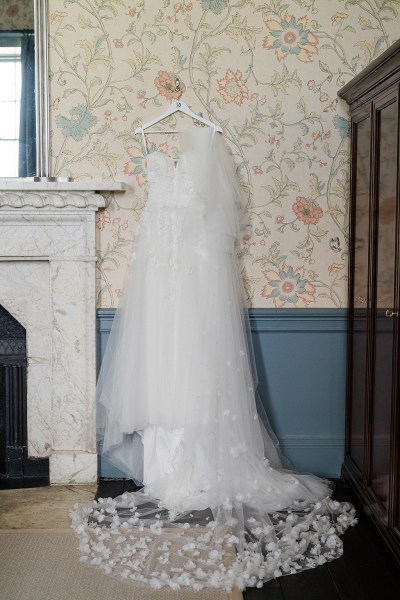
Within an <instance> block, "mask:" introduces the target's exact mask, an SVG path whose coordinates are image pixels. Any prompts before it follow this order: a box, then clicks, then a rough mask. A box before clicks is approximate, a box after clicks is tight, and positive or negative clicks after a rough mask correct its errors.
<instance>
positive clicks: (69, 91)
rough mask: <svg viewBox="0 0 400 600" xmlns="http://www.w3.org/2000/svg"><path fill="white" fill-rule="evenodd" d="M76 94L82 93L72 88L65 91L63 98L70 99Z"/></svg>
mask: <svg viewBox="0 0 400 600" xmlns="http://www.w3.org/2000/svg"><path fill="white" fill-rule="evenodd" d="M76 92H80V90H78V89H77V88H70V89H68V90H64V93H63V98H68V97H69V96H71V95H72V94H75V93H76Z"/></svg>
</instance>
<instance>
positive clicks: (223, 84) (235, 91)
mask: <svg viewBox="0 0 400 600" xmlns="http://www.w3.org/2000/svg"><path fill="white" fill-rule="evenodd" d="M242 77H243V74H242V72H241V71H239V69H237V71H236V73H234V72H233V71H232V69H228V70H227V72H226V74H225V77H223V78H222V79H218V91H219V93H220V94H221V96H222V98H223V99H224V101H225V102H226V103H229V102H234V103H235V104H237V105H238V106H241V105H242V104H243V100H244V99H245V98H248V97H249V90H248V89H247V86H246V85H245V84H244V83H243V82H242Z"/></svg>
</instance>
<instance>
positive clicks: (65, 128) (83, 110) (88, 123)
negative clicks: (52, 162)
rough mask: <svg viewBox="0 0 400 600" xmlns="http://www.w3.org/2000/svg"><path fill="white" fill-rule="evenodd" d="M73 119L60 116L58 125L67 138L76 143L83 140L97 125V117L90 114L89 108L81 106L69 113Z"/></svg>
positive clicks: (57, 119) (75, 107)
mask: <svg viewBox="0 0 400 600" xmlns="http://www.w3.org/2000/svg"><path fill="white" fill-rule="evenodd" d="M69 114H70V115H71V117H72V118H71V119H68V118H67V117H63V116H62V115H58V116H57V117H56V123H57V125H58V126H59V127H61V129H62V132H63V134H64V136H65V137H71V138H72V139H74V140H75V141H76V142H80V141H81V140H83V138H84V137H85V135H86V134H87V133H88V131H89V129H90V128H91V127H93V125H95V124H96V123H97V117H95V116H94V115H92V114H91V113H90V110H89V109H88V107H87V106H84V105H83V104H79V105H78V106H74V107H73V108H71V110H70V111H69Z"/></svg>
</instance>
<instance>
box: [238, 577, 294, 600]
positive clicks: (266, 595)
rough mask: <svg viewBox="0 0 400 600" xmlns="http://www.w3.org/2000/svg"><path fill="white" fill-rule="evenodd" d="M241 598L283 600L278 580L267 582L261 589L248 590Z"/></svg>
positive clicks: (247, 599)
mask: <svg viewBox="0 0 400 600" xmlns="http://www.w3.org/2000/svg"><path fill="white" fill-rule="evenodd" d="M243 596H244V600H285V597H284V595H283V592H282V588H281V584H280V580H279V579H273V580H272V581H268V582H267V583H266V584H265V585H264V586H263V587H262V588H249V589H247V590H245V591H244V592H243Z"/></svg>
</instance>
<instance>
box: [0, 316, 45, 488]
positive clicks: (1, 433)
mask: <svg viewBox="0 0 400 600" xmlns="http://www.w3.org/2000/svg"><path fill="white" fill-rule="evenodd" d="M26 369H27V357H26V331H25V328H24V327H23V326H22V325H21V324H20V323H19V322H18V321H17V320H16V319H15V318H14V317H13V316H12V315H11V314H10V313H9V312H8V311H7V310H6V309H5V308H4V307H2V306H1V305H0V489H6V488H20V487H35V486H42V485H49V459H48V457H40V458H39V457H38V458H32V457H28V431H27V390H26V383H27V375H26Z"/></svg>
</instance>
